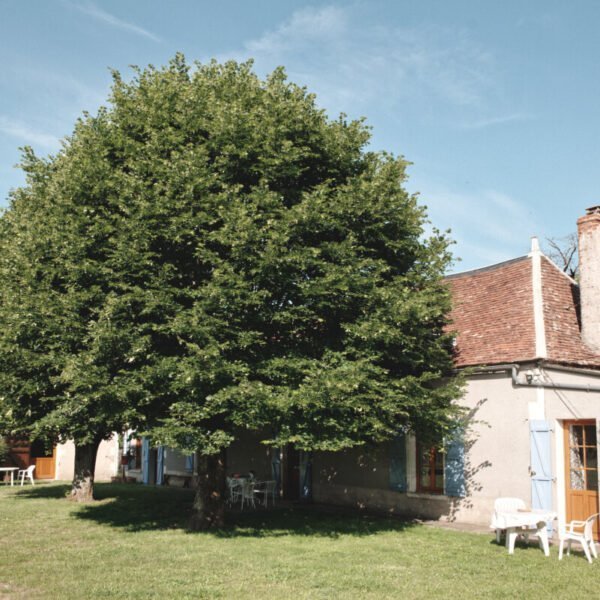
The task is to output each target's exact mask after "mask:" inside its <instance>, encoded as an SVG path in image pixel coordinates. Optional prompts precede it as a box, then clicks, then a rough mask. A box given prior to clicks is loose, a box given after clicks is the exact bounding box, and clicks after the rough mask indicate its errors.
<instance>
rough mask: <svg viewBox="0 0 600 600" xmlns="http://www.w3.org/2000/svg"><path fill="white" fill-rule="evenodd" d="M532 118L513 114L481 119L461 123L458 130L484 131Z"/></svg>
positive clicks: (522, 114) (521, 114)
mask: <svg viewBox="0 0 600 600" xmlns="http://www.w3.org/2000/svg"><path fill="white" fill-rule="evenodd" d="M533 118H534V117H533V115H530V114H526V113H513V114H509V115H502V116H498V117H490V118H488V119H481V120H479V121H473V122H470V123H463V124H462V125H461V126H460V129H486V128H487V127H493V126H495V125H504V124H506V123H515V122H519V121H530V120H531V119H533Z"/></svg>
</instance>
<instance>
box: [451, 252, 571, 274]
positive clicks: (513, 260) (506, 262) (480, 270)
mask: <svg viewBox="0 0 600 600" xmlns="http://www.w3.org/2000/svg"><path fill="white" fill-rule="evenodd" d="M528 258H531V257H530V256H529V255H528V254H524V255H523V256H518V257H517V258H511V259H509V260H504V261H502V262H499V263H495V264H493V265H488V266H487V267H480V268H478V269H471V270H469V271H461V272H460V273H452V274H451V275H445V276H444V279H458V278H459V277H467V276H469V275H477V274H478V273H487V272H488V271H493V270H494V269H500V268H502V267H505V266H508V265H511V264H513V263H517V262H519V261H522V260H526V259H528ZM556 268H558V267H556ZM567 277H568V275H567Z"/></svg>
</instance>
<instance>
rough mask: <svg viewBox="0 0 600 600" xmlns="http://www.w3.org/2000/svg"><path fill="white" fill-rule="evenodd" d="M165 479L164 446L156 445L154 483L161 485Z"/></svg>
mask: <svg viewBox="0 0 600 600" xmlns="http://www.w3.org/2000/svg"><path fill="white" fill-rule="evenodd" d="M164 480H165V448H164V446H159V447H158V453H157V457H156V485H162V484H163V483H164Z"/></svg>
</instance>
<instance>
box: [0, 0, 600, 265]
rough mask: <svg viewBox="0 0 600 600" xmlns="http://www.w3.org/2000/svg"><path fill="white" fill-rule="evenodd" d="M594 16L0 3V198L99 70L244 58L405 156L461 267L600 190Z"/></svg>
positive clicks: (589, 4)
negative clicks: (181, 59) (362, 121)
mask: <svg viewBox="0 0 600 600" xmlns="http://www.w3.org/2000/svg"><path fill="white" fill-rule="evenodd" d="M599 22H600V2H595V1H594V0H579V1H578V2H574V3H566V2H562V1H561V2H555V1H553V0H543V1H542V0H529V1H528V2H523V1H522V0H521V1H513V0H503V2H494V1H492V0H482V1H479V2H476V1H474V0H464V1H460V0H452V1H450V0H440V1H437V0H421V1H420V2H415V1H414V0H412V1H404V0H395V1H394V0H369V1H353V2H344V1H340V2H331V3H330V2H303V1H300V0H297V1H296V0H253V1H250V0H239V1H228V0H221V1H220V2H215V1H214V0H213V1H210V2H209V1H204V0H196V1H194V0H177V1H174V0H171V1H169V0H144V1H142V0H137V1H132V0H130V1H124V0H120V1H117V0H95V1H94V2H89V1H87V0H0V205H6V202H7V200H6V199H7V195H8V191H9V189H10V188H13V187H15V186H18V185H21V184H22V182H23V178H22V174H21V173H20V172H19V171H18V170H17V169H15V168H14V165H15V164H16V163H17V162H18V160H19V150H18V148H19V146H22V145H25V144H28V145H31V146H33V148H34V149H35V150H36V152H37V153H38V154H47V153H51V152H54V151H56V150H57V148H58V147H59V140H60V138H61V137H63V136H64V135H67V134H69V133H70V132H71V130H72V127H73V123H74V121H75V119H76V118H77V117H78V116H79V115H80V114H81V113H82V111H84V110H87V111H90V112H94V111H95V110H97V108H98V106H99V105H100V104H102V103H104V101H105V99H106V97H107V94H108V90H109V85H110V73H109V67H110V68H116V69H118V70H120V71H121V72H122V73H123V74H124V75H128V74H130V70H129V68H128V65H131V64H137V65H140V66H142V65H146V64H148V63H153V64H155V65H162V64H165V63H166V62H167V61H168V60H169V58H171V57H172V56H173V55H174V53H175V52H177V51H182V52H184V53H185V55H186V57H187V58H188V60H190V61H192V60H200V61H207V60H209V59H210V58H217V59H219V60H225V59H230V58H233V59H237V60H245V59H247V58H250V57H252V58H254V59H255V66H256V71H257V72H258V73H259V74H261V75H264V74H266V73H268V72H269V71H271V70H272V69H273V68H275V67H276V66H277V65H284V66H285V67H286V69H287V71H288V74H289V78H290V79H291V80H292V81H294V82H296V83H299V84H302V85H306V86H307V87H308V88H309V90H310V91H312V92H315V93H316V94H317V98H318V102H319V104H320V105H321V106H322V107H323V108H325V109H326V110H327V112H328V113H329V114H330V116H332V117H334V116H336V115H337V114H338V113H339V112H345V113H346V114H348V115H349V116H350V117H360V116H365V117H366V118H367V122H368V123H369V124H370V125H371V126H372V128H373V141H372V147H373V148H374V149H384V150H388V151H390V152H393V153H394V154H401V155H404V156H405V157H406V158H407V159H408V160H410V161H411V162H412V163H413V165H412V166H411V168H410V171H409V173H410V179H409V181H408V183H407V187H408V189H409V190H410V191H412V192H419V193H420V197H421V202H422V203H424V204H426V205H427V206H428V212H429V215H430V218H431V220H432V221H433V223H434V225H435V226H437V227H439V228H442V229H445V228H451V229H452V236H453V237H454V239H455V240H456V241H457V245H456V247H455V253H456V254H457V255H458V256H459V257H461V259H462V261H461V262H460V263H458V265H457V266H456V268H455V270H464V269H470V268H476V267H480V266H485V265H488V264H491V263H494V262H498V261H501V260H505V259H508V258H512V257H515V256H519V255H522V254H525V253H526V252H527V251H528V250H529V244H530V242H529V238H530V236H532V235H537V236H539V237H540V239H541V240H542V241H543V239H544V238H545V237H548V236H554V237H557V236H564V235H566V234H568V233H570V232H572V231H574V230H575V221H576V219H577V217H578V216H581V215H582V214H583V212H584V209H585V208H586V207H587V206H591V205H594V204H596V203H599V202H600V169H599V168H598V165H599V164H600V160H599V159H600V110H599V103H598V99H599V98H600V76H599V75H600V36H598V33H597V25H598V23H599Z"/></svg>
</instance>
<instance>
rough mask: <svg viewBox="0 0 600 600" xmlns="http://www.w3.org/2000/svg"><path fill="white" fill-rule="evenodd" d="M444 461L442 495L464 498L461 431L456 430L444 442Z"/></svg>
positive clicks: (462, 434)
mask: <svg viewBox="0 0 600 600" xmlns="http://www.w3.org/2000/svg"><path fill="white" fill-rule="evenodd" d="M445 449H446V454H445V461H444V494H445V495H446V496H454V497H457V498H464V497H465V496H466V493H467V490H466V485H465V444H464V433H463V431H462V429H457V430H456V433H455V434H454V436H453V437H452V438H451V439H449V440H447V441H446V444H445Z"/></svg>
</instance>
